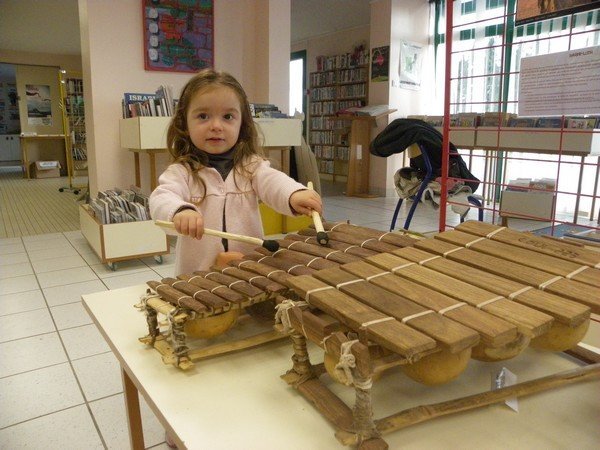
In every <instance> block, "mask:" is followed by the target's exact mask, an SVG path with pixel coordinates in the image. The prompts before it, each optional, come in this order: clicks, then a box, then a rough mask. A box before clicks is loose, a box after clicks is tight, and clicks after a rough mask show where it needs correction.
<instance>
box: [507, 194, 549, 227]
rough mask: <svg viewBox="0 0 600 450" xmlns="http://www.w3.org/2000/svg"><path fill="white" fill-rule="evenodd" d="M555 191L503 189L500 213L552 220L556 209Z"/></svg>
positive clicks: (508, 215) (509, 215)
mask: <svg viewBox="0 0 600 450" xmlns="http://www.w3.org/2000/svg"><path fill="white" fill-rule="evenodd" d="M555 198H556V197H555V195H554V192H540V191H509V190H504V191H502V198H501V200H500V215H501V216H502V217H520V218H522V219H530V220H544V221H546V220H551V219H552V212H553V211H554V200H555Z"/></svg>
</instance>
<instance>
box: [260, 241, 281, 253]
mask: <svg viewBox="0 0 600 450" xmlns="http://www.w3.org/2000/svg"><path fill="white" fill-rule="evenodd" d="M262 246H263V247H264V248H266V249H267V250H269V251H270V252H276V251H277V250H279V242H277V241H270V240H265V241H263V244H262Z"/></svg>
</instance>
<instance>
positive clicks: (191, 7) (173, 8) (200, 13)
mask: <svg viewBox="0 0 600 450" xmlns="http://www.w3.org/2000/svg"><path fill="white" fill-rule="evenodd" d="M142 8H143V11H142V15H143V21H144V68H145V69H146V70H158V71H168V72H197V71H198V70H200V69H203V68H205V67H212V66H213V61H214V20H213V12H214V8H213V0H178V1H172V0H142Z"/></svg>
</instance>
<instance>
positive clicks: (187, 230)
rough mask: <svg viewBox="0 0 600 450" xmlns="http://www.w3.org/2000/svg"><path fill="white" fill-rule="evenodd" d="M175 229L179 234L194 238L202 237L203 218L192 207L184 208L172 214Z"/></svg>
mask: <svg viewBox="0 0 600 450" xmlns="http://www.w3.org/2000/svg"><path fill="white" fill-rule="evenodd" d="M173 223H174V224H175V229H176V230H177V232H178V233H179V234H182V235H184V236H189V237H191V238H194V239H202V235H204V219H203V218H202V214H200V213H198V212H196V211H194V210H193V209H184V210H183V211H180V212H178V213H177V214H175V215H174V216H173Z"/></svg>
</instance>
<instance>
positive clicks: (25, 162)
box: [21, 139, 29, 178]
mask: <svg viewBox="0 0 600 450" xmlns="http://www.w3.org/2000/svg"><path fill="white" fill-rule="evenodd" d="M21 155H22V159H23V178H29V158H28V155H27V140H25V139H21Z"/></svg>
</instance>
